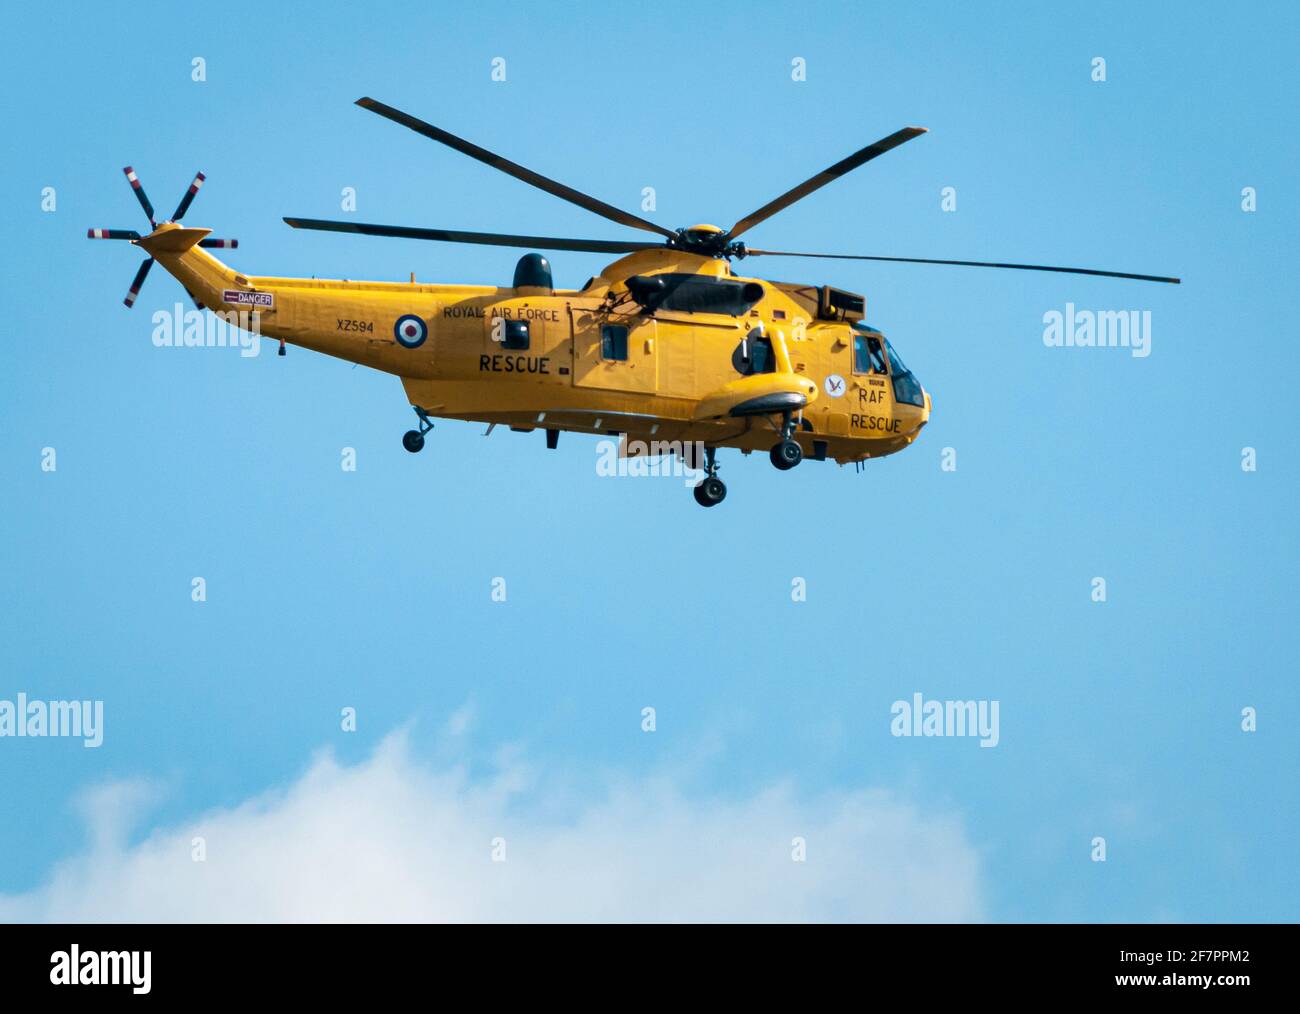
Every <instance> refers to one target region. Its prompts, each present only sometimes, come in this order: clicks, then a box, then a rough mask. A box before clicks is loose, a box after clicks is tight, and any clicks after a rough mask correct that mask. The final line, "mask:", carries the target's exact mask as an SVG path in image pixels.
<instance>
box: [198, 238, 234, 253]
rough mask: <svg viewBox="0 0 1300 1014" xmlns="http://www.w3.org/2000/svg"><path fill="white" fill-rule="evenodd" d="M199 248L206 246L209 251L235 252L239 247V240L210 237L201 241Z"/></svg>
mask: <svg viewBox="0 0 1300 1014" xmlns="http://www.w3.org/2000/svg"><path fill="white" fill-rule="evenodd" d="M199 246H205V247H207V248H208V249H209V250H234V249H236V248H237V247H238V246H239V240H237V239H213V238H212V237H211V236H209V237H208V238H207V239H201V240H199Z"/></svg>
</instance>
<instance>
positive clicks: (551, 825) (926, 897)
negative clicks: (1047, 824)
mask: <svg viewBox="0 0 1300 1014" xmlns="http://www.w3.org/2000/svg"><path fill="white" fill-rule="evenodd" d="M501 763H502V768H501V770H500V772H499V773H498V774H497V775H496V776H495V777H492V778H490V779H477V780H476V779H472V778H470V777H468V776H467V775H466V774H465V773H464V771H463V770H460V769H459V768H451V769H449V770H440V769H435V768H432V767H430V766H428V765H426V764H424V763H421V762H419V761H418V760H416V759H415V758H413V757H412V756H411V753H410V751H409V750H408V748H407V742H406V736H405V734H403V733H395V734H394V735H392V736H390V737H389V738H388V739H387V740H385V741H384V742H383V743H382V744H381V745H380V747H379V748H378V749H377V750H376V751H375V753H374V755H373V756H372V757H370V758H369V759H368V760H366V761H365V762H363V763H360V764H357V765H355V766H352V767H347V766H342V765H340V764H338V763H337V762H336V761H335V760H334V759H333V758H332V757H330V756H328V755H322V756H320V757H318V758H316V760H315V761H314V762H313V763H312V765H311V767H310V768H309V770H308V771H307V772H306V773H305V774H304V775H303V776H302V778H300V779H299V780H298V781H297V782H295V783H294V784H292V785H291V786H290V787H289V788H288V789H287V790H285V791H282V792H274V793H268V794H266V795H264V796H261V797H258V798H255V799H251V800H249V801H247V802H245V803H243V804H242V805H240V806H238V807H236V808H233V809H226V810H218V811H214V812H211V813H208V814H206V815H204V816H203V817H201V818H200V819H197V820H195V821H193V822H191V823H187V824H184V825H178V826H174V827H169V828H161V829H157V830H155V831H154V832H153V833H152V834H150V835H149V837H148V838H147V839H145V840H144V841H141V842H140V843H138V844H136V845H128V844H125V839H124V837H123V831H122V828H121V826H120V820H119V818H118V816H117V814H119V813H120V812H121V811H120V809H119V808H118V807H117V805H116V804H117V803H118V802H120V801H121V800H122V799H124V798H126V799H129V800H130V801H131V802H132V805H133V806H134V805H138V802H139V796H140V793H141V791H142V788H141V786H140V785H139V784H138V783H127V784H126V785H125V786H123V785H121V784H118V785H113V786H108V787H106V788H104V789H101V790H99V791H98V792H97V793H95V794H93V795H92V797H91V798H90V799H89V800H88V801H87V803H86V805H84V806H83V812H84V813H85V814H86V816H87V821H88V825H89V832H90V835H89V838H90V843H91V844H90V845H88V847H87V850H86V852H85V853H84V854H82V855H79V856H77V857H75V858H73V859H71V860H68V861H67V862H64V863H61V864H60V865H59V866H57V867H56V868H55V870H54V871H53V873H52V875H51V877H50V879H49V881H48V882H47V883H46V884H44V885H42V886H40V887H38V888H36V889H35V890H33V891H31V892H29V893H26V894H21V895H10V896H3V895H0V920H5V921H14V920H24V921H26V920H33V921H41V920H59V921H81V920H91V921H146V920H157V921H164V922H168V921H189V920H204V921H253V922H261V921H353V920H357V921H379V922H385V921H407V920H418V921H441V920H449V921H530V920H671V921H690V920H710V921H712V920H727V921H729V920H890V921H898V920H904V921H905V920H926V921H929V920H935V921H938V920H972V919H980V918H982V905H981V897H980V863H979V857H978V855H977V854H976V852H975V850H974V848H973V847H972V846H971V845H970V843H969V842H968V841H967V840H966V837H965V834H964V831H963V829H962V826H961V824H960V822H959V821H957V820H956V819H953V818H949V817H944V816H941V815H935V814H922V813H920V812H919V811H918V810H917V809H916V808H915V807H913V806H911V805H908V804H905V803H903V802H900V801H898V800H897V799H895V798H894V797H893V796H892V795H891V794H890V793H887V792H882V791H866V792H855V793H841V794H830V795H824V796H821V797H818V798H816V799H812V800H803V799H800V798H799V797H798V795H797V794H796V793H795V791H794V790H793V789H792V788H791V787H790V786H788V785H777V786H774V787H772V788H770V789H768V790H766V791H762V792H759V793H757V794H755V795H753V796H751V797H748V798H742V799H727V798H717V797H708V798H696V799H692V798H687V797H686V796H685V795H683V793H682V792H681V791H680V790H678V789H677V788H675V787H674V785H673V783H672V781H671V780H670V779H667V778H650V779H644V780H638V781H628V780H622V781H618V782H616V783H615V784H614V785H612V787H610V788H608V789H607V790H606V791H604V792H601V793H600V794H599V798H598V799H596V800H594V801H592V800H590V799H585V800H584V799H578V800H577V801H576V802H575V796H574V795H573V794H572V793H566V792H563V791H557V790H545V791H543V790H539V789H538V788H537V786H536V785H535V784H534V781H533V779H532V778H531V776H530V773H529V771H528V769H527V767H526V766H524V765H522V764H520V763H519V762H518V761H517V760H516V759H515V758H514V757H513V756H512V755H510V754H509V753H506V754H504V755H503V759H502V761H501ZM195 835H201V836H202V837H203V838H204V839H205V842H206V849H207V859H206V861H205V862H194V861H193V860H192V858H191V839H192V838H193V837H194V836H195ZM796 836H800V837H802V838H804V839H805V840H806V842H807V860H806V862H802V863H797V862H793V861H791V849H792V845H791V840H792V839H793V838H795V837H796ZM498 837H499V838H504V839H505V855H506V861H505V862H493V861H492V844H491V843H492V841H493V839H495V838H498Z"/></svg>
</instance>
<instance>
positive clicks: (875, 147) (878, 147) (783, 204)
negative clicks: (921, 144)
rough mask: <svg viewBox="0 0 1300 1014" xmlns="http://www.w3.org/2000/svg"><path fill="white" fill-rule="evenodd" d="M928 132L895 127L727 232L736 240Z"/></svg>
mask: <svg viewBox="0 0 1300 1014" xmlns="http://www.w3.org/2000/svg"><path fill="white" fill-rule="evenodd" d="M926 132H927V131H926V129H925V127H904V128H903V129H902V130H896V131H895V132H894V133H892V134H890V135H889V136H888V137H882V138H881V139H880V140H879V141H876V142H875V143H874V144H869V145H867V146H866V147H865V148H863V149H861V150H860V151H856V152H854V153H853V154H852V155H850V156H849V157H848V158H845V159H841V160H840V161H838V162H836V163H835V164H834V165H833V166H831V167H829V168H828V169H823V170H822V171H821V172H819V173H818V174H817V175H816V176H814V177H813V178H812V179H809V180H805V181H804V182H803V183H800V184H799V185H798V186H797V187H795V188H794V189H793V190H787V191H786V192H785V193H784V194H782V195H781V196H780V197H778V198H776V200H774V201H769V202H768V203H767V204H764V205H763V206H762V207H761V208H759V209H758V210H757V211H754V212H751V213H750V214H748V215H746V216H745V217H744V218H742V219H741V220H740V221H739V222H737V223H736V224H735V225H733V226H732V227H731V232H729V233H728V234H727V235H728V236H730V237H731V238H732V239H735V238H736V237H737V236H739V235H740V234H741V233H742V232H745V231H746V230H748V229H752V228H753V227H754V226H756V225H758V223H759V222H762V221H765V220H766V219H769V218H771V217H772V216H773V215H775V214H776V213H777V212H778V211H783V210H785V209H786V208H788V207H790V205H792V204H793V203H794V202H795V201H799V200H802V199H803V198H805V197H807V196H808V195H809V194H811V193H812V192H813V191H814V190H820V189H821V188H822V187H824V186H826V184H827V183H830V182H832V181H834V180H837V179H839V178H840V177H841V176H843V175H844V174H845V173H850V172H852V171H853V170H854V169H856V168H857V167H858V166H860V165H862V164H863V163H865V162H870V161H871V160H872V159H873V158H876V157H877V156H878V155H883V154H884V153H885V152H887V151H890V150H891V149H893V148H897V147H898V146H899V145H900V144H905V143H906V142H908V141H910V140H912V138H914V137H920V136H921V135H922V134H924V133H926Z"/></svg>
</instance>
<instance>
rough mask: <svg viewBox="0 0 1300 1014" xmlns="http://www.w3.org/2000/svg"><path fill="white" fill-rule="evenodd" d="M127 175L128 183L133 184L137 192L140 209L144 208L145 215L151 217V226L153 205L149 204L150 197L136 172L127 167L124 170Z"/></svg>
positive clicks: (133, 188) (150, 222)
mask: <svg viewBox="0 0 1300 1014" xmlns="http://www.w3.org/2000/svg"><path fill="white" fill-rule="evenodd" d="M122 172H124V173H126V179H127V182H128V183H130V184H131V189H132V190H134V191H135V197H136V200H138V201H139V202H140V207H142V208H144V213H145V214H146V215H147V216H149V224H150V225H153V224H154V220H153V205H152V204H150V203H149V197H148V195H146V194H145V192H144V187H142V186H141V185H140V177H139V176H137V175H136V174H135V170H134V169H132V168H131V167H130V166H127V167H126V168H124V169H123V170H122Z"/></svg>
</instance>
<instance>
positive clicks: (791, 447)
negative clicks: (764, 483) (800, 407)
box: [768, 411, 803, 472]
mask: <svg viewBox="0 0 1300 1014" xmlns="http://www.w3.org/2000/svg"><path fill="white" fill-rule="evenodd" d="M794 427H795V423H794V417H793V416H792V415H791V413H790V412H788V411H787V412H785V413H784V415H783V416H782V418H781V442H780V443H779V444H777V445H776V446H774V447H773V448H772V449H771V450H770V451H769V452H768V457H770V458H771V459H772V464H773V465H775V466H776V467H777V468H779V469H780V470H781V471H782V472H788V471H789V470H790V469H792V468H794V466H795V465H797V464H799V462H801V461H803V448H802V447H800V446H799V444H798V443H796V442H795V440H794Z"/></svg>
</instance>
